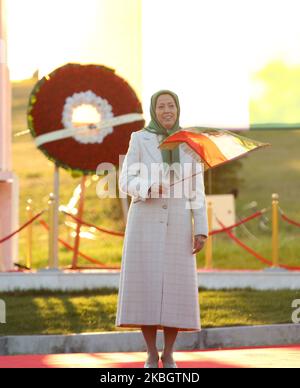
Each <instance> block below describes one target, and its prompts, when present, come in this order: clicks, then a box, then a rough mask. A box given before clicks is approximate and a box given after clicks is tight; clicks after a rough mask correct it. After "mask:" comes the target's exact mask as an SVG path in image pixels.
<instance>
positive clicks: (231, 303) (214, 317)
mask: <svg viewBox="0 0 300 388" xmlns="http://www.w3.org/2000/svg"><path fill="white" fill-rule="evenodd" d="M0 298H1V299H3V300H4V301H5V302H6V310H7V323H6V324H5V325H4V324H2V325H0V335H2V336H3V335H30V334H70V333H84V332H102V331H120V330H121V331H123V330H126V331H128V330H136V329H128V328H122V329H120V328H116V327H115V317H116V308H117V290H116V289H100V290H93V291H81V292H72V293H71V292H68V293H64V292H49V291H40V292H37V291H34V292H30V291H26V292H14V293H5V294H3V293H2V294H1V295H0ZM294 299H300V290H293V291H292V290H281V291H255V290H251V289H246V290H218V291H212V290H200V292H199V302H200V310H201V324H202V327H203V328H209V327H223V326H239V325H242V326H243V325H267V324H283V323H291V314H292V308H291V304H292V301H293V300H294Z"/></svg>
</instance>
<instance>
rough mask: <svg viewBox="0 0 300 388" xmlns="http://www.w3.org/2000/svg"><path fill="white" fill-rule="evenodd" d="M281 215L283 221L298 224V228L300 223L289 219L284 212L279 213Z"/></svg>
mask: <svg viewBox="0 0 300 388" xmlns="http://www.w3.org/2000/svg"><path fill="white" fill-rule="evenodd" d="M281 217H282V218H283V219H284V220H285V221H287V222H289V223H290V224H292V225H295V226H298V227H299V228H300V223H299V222H296V221H293V220H291V219H290V218H288V217H287V216H286V215H285V214H284V213H282V214H281Z"/></svg>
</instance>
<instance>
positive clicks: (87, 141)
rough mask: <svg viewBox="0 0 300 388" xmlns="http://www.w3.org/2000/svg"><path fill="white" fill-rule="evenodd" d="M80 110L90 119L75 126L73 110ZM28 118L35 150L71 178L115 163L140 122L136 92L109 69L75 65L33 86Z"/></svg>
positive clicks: (139, 127) (91, 172)
mask: <svg viewBox="0 0 300 388" xmlns="http://www.w3.org/2000/svg"><path fill="white" fill-rule="evenodd" d="M84 106H85V107H86V106H88V107H89V109H90V110H91V109H92V110H93V119H92V120H91V122H84V123H76V125H75V124H74V112H75V111H76V109H77V108H80V107H84ZM90 117H91V116H90ZM27 120H28V128H29V129H30V131H31V134H32V136H33V138H34V141H35V144H36V145H37V147H38V148H39V149H40V150H41V151H42V152H43V153H44V154H45V155H46V156H47V158H48V159H50V160H52V161H53V162H54V163H55V164H56V165H57V166H60V167H63V168H65V169H67V170H69V171H70V172H71V173H72V174H73V175H74V173H78V175H82V174H84V175H87V174H95V172H96V170H97V166H98V165H99V164H100V163H112V164H114V165H115V166H117V165H119V155H124V154H125V153H126V151H127V148H128V143H129V140H130V135H131V133H132V132H134V131H137V130H139V129H141V128H143V126H144V124H145V122H144V119H143V115H142V107H141V103H140V101H139V100H138V98H137V96H136V94H135V92H134V91H133V89H132V88H131V87H130V85H129V84H128V83H127V82H126V81H125V80H124V79H122V78H121V77H119V76H117V75H116V74H115V71H114V70H113V69H110V68H108V67H105V66H101V65H80V64H76V63H75V64H74V63H70V64H67V65H64V66H62V67H60V68H58V69H56V70H54V71H53V72H52V73H50V74H49V75H47V76H45V77H43V78H42V79H41V80H40V81H39V82H38V83H37V84H36V85H35V87H34V88H33V90H32V92H31V94H30V97H29V104H28V111H27Z"/></svg>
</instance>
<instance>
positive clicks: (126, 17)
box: [7, 0, 300, 127]
mask: <svg viewBox="0 0 300 388" xmlns="http://www.w3.org/2000/svg"><path fill="white" fill-rule="evenodd" d="M7 10H8V64H9V69H10V75H11V78H12V79H13V80H20V79H23V78H27V77H30V76H31V75H32V73H33V72H34V71H35V70H36V69H39V71H40V75H41V76H42V75H45V74H47V73H49V72H51V71H52V70H54V69H55V68H56V67H58V66H61V65H63V64H65V63H67V62H80V63H99V64H104V65H106V66H109V67H112V68H114V69H116V71H117V74H119V75H120V76H122V77H124V78H125V79H126V80H127V81H128V82H129V83H130V84H131V85H132V86H133V88H134V89H135V91H136V92H137V94H138V96H139V97H140V98H141V100H142V103H143V107H144V113H145V117H146V119H149V101H150V96H151V95H152V94H153V93H154V92H156V91H157V90H159V89H165V88H168V89H171V90H173V91H175V92H176V93H177V94H178V95H179V97H180V101H181V118H182V124H183V125H214V126H223V127H226V126H230V127H240V126H243V127H244V126H247V125H248V123H249V96H250V95H251V94H253V93H259V92H260V89H259V87H257V85H253V84H251V82H250V78H251V74H252V73H253V72H254V71H257V70H259V69H260V68H261V67H263V66H264V65H265V64H267V63H268V62H270V61H272V60H274V59H281V60H284V61H285V62H286V63H288V64H290V65H293V64H299V63H300V23H299V21H298V17H299V14H300V1H299V0H243V1H240V0H226V1H224V0H185V1H182V0H84V1H82V0H51V1H50V0H43V1H40V0H26V1H24V0H8V1H7Z"/></svg>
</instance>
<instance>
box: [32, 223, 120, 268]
mask: <svg viewBox="0 0 300 388" xmlns="http://www.w3.org/2000/svg"><path fill="white" fill-rule="evenodd" d="M39 222H40V224H41V225H42V226H43V227H44V228H45V229H47V230H49V226H48V224H47V223H46V222H45V221H44V220H40V221H39ZM58 241H59V242H60V243H61V244H62V245H64V246H65V247H66V248H68V249H69V250H71V251H74V248H73V247H72V246H71V245H70V244H68V243H67V242H66V241H64V240H63V239H61V238H59V239H58ZM78 254H79V256H81V257H83V258H84V259H86V260H87V261H89V262H91V263H93V264H97V265H100V266H101V268H108V266H107V265H106V264H104V263H102V262H101V261H99V260H97V259H93V258H92V257H90V256H88V255H86V254H85V253H82V252H80V251H78ZM116 268H119V267H116Z"/></svg>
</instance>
